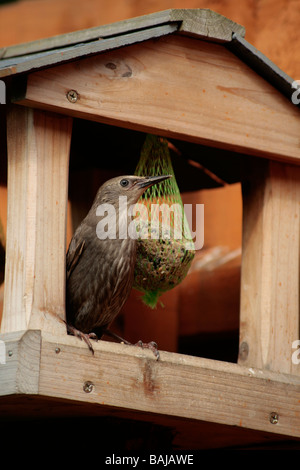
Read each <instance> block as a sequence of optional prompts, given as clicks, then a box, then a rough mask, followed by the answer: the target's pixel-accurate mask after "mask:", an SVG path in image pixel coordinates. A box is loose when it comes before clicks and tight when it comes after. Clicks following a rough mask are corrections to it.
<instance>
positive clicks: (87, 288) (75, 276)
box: [66, 176, 169, 349]
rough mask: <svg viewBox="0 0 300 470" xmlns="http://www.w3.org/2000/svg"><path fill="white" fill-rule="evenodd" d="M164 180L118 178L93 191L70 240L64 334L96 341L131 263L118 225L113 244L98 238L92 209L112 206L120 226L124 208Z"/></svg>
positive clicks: (132, 255)
mask: <svg viewBox="0 0 300 470" xmlns="http://www.w3.org/2000/svg"><path fill="white" fill-rule="evenodd" d="M168 177H169V176H161V177H138V176H121V177H117V178H113V179H111V180H109V181H107V182H106V183H104V185H102V186H101V187H100V189H99V190H98V193H97V195H96V198H95V200H94V203H93V205H92V207H91V209H90V211H89V213H88V214H87V216H86V217H85V219H84V220H83V221H82V222H81V224H80V225H79V227H78V228H77V229H76V231H75V233H74V235H73V238H72V240H71V242H70V245H69V249H68V252H67V261H66V264H67V284H66V317H67V325H68V326H69V332H71V331H72V328H73V330H74V328H75V329H76V334H77V336H80V335H79V334H78V333H83V334H82V335H81V336H82V337H83V338H84V339H85V340H86V341H87V343H88V344H89V341H88V340H87V338H86V336H87V335H88V334H90V333H96V335H97V337H98V338H100V337H101V336H102V334H103V332H104V331H105V330H107V329H108V327H109V325H110V324H111V323H112V321H113V320H114V319H115V317H116V316H117V314H118V313H119V312H120V310H121V308H122V307H123V305H124V303H125V302H126V300H127V298H128V296H129V294H130V291H131V288H132V284H133V276H134V267H135V259H136V240H134V239H131V238H130V237H127V238H125V239H120V238H119V227H118V223H117V224H116V238H115V239H110V238H106V239H103V240H101V239H99V238H98V236H97V233H96V227H97V224H98V222H99V220H100V219H101V217H99V216H97V213H96V212H97V208H98V206H99V205H101V204H111V205H113V206H114V207H115V210H116V215H117V218H116V219H117V221H118V216H119V215H120V216H121V218H123V221H124V220H125V219H126V218H127V217H128V215H127V208H128V207H130V206H131V205H132V204H135V203H136V202H137V201H138V199H139V197H140V196H141V195H142V193H143V192H144V191H145V190H146V189H147V188H148V187H149V186H151V185H153V184H155V183H156V182H160V181H163V180H164V179H166V178H168ZM122 180H123V181H125V180H126V181H128V185H127V186H124V187H123V186H121V181H122ZM119 196H126V198H127V206H126V207H125V208H126V213H125V212H124V213H123V214H119ZM124 217H125V218H124ZM127 222H129V219H127ZM77 330H78V331H77ZM73 334H74V331H73ZM90 349H91V347H90Z"/></svg>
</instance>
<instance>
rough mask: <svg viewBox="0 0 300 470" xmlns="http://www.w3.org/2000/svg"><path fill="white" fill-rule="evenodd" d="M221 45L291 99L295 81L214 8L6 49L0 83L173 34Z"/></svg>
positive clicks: (152, 16)
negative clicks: (21, 74)
mask: <svg viewBox="0 0 300 470" xmlns="http://www.w3.org/2000/svg"><path fill="white" fill-rule="evenodd" d="M172 33H176V34H183V35H188V36H193V37H198V38H200V39H205V40H206V41H213V42H221V43H223V44H224V46H225V47H227V48H228V49H230V50H231V51H232V52H233V53H234V54H236V55H237V56H238V57H239V58H240V59H241V60H242V61H244V62H246V63H247V64H248V65H249V66H250V67H251V68H252V69H254V70H255V71H256V72H257V73H259V74H260V75H261V76H263V77H264V78H265V79H267V80H268V81H269V82H270V83H271V84H272V85H274V86H275V87H276V88H277V89H278V90H279V91H281V92H282V93H283V94H284V95H285V96H287V97H288V98H289V99H290V98H291V95H292V94H293V92H294V91H295V89H294V88H293V87H292V83H293V81H294V80H293V79H292V78H291V77H289V76H288V75H287V74H285V73H284V72H283V71H282V70H280V69H279V68H278V67H277V66H276V65H275V64H274V63H272V62H271V61H270V60H269V59H268V58H267V57H265V56H264V55H263V54H262V53H261V52H259V51H258V50H257V49H256V48H254V47H253V46H252V45H251V44H249V43H248V42H247V41H246V40H245V39H244V36H245V28H244V27H243V26H241V25H239V24H237V23H235V22H233V21H231V20H230V19H228V18H226V17H224V16H222V15H220V14H218V13H216V12H214V11H212V10H209V9H170V10H165V11H161V12H157V13H152V14H149V15H145V16H140V17H136V18H131V19H127V20H124V21H119V22H116V23H112V24H108V25H103V26H99V27H94V28H89V29H85V30H80V31H74V32H71V33H67V34H62V35H58V36H53V37H50V38H47V39H41V40H38V41H32V42H29V43H24V44H18V45H14V46H10V47H6V48H2V49H0V78H5V77H7V76H10V75H17V74H20V73H24V72H31V71H34V70H39V69H42V68H44V67H51V66H54V65H57V64H60V63H66V62H70V61H73V60H76V59H80V58H84V57H88V56H92V55H94V54H97V53H100V52H104V51H108V50H111V49H116V48H119V47H122V46H126V45H130V44H135V43H138V42H142V41H146V40H148V39H152V38H156V37H161V36H164V35H167V34H172Z"/></svg>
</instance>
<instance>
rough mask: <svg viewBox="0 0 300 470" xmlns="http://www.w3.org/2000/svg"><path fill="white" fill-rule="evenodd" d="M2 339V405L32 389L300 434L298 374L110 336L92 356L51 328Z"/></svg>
mask: <svg viewBox="0 0 300 470" xmlns="http://www.w3.org/2000/svg"><path fill="white" fill-rule="evenodd" d="M0 340H1V341H4V344H5V351H6V356H5V357H6V362H5V364H1V365H0V396H2V398H1V399H0V405H1V401H2V400H4V404H5V397H7V396H8V395H12V394H15V396H16V395H17V394H20V400H21V401H22V400H23V397H24V394H25V395H26V394H31V395H34V396H36V397H52V399H53V400H55V399H56V400H68V401H70V402H72V401H73V402H75V403H76V402H77V403H81V404H86V405H91V404H93V405H98V406H104V407H112V409H113V410H114V412H116V411H117V410H118V409H119V410H121V411H122V410H135V411H140V412H147V413H150V414H153V416H155V415H161V416H174V417H179V418H184V419H188V420H192V421H195V420H201V421H206V422H213V423H220V424H226V425H229V426H230V425H231V426H238V427H240V428H247V429H256V430H262V431H267V432H269V433H274V434H280V435H286V436H293V437H300V422H299V413H300V402H299V386H300V378H299V377H297V376H289V375H285V374H282V373H279V374H278V373H274V372H271V371H263V370H258V369H254V368H250V369H248V368H247V367H243V366H240V365H238V364H230V363H224V362H219V361H212V360H208V359H203V358H197V357H192V356H185V355H181V354H174V353H169V352H164V351H162V352H161V359H160V360H159V361H156V360H155V358H154V355H153V354H152V352H151V351H149V350H142V349H140V348H137V347H135V346H127V345H122V344H116V343H110V342H106V341H99V342H98V343H95V345H94V349H95V354H94V355H92V354H91V353H90V351H89V350H88V348H87V347H86V344H85V343H84V342H80V341H79V339H78V338H75V337H73V336H68V335H64V336H60V337H57V336H56V335H54V336H53V335H51V334H50V333H47V332H45V331H32V330H27V331H26V332H25V334H23V335H22V334H17V333H16V334H7V335H1V336H0ZM9 351H10V352H9ZM33 399H34V397H33ZM53 403H54V402H53ZM274 417H275V418H276V419H275V418H274Z"/></svg>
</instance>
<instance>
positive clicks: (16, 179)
mask: <svg viewBox="0 0 300 470" xmlns="http://www.w3.org/2000/svg"><path fill="white" fill-rule="evenodd" d="M71 124H72V121H71V119H70V118H68V117H62V116H56V115H52V114H50V113H47V112H46V113H45V112H42V111H34V110H32V109H28V108H22V107H19V106H13V107H12V108H11V109H10V111H9V114H8V220H7V244H6V260H7V262H6V266H5V292H4V311H3V319H2V325H1V331H2V332H3V333H6V332H10V331H18V330H26V329H27V328H29V327H30V328H32V329H40V328H46V329H47V328H50V329H53V330H55V329H57V330H58V331H60V330H61V329H62V328H64V325H63V324H62V323H59V322H58V321H57V320H59V319H60V320H62V319H63V318H64V297H65V253H66V216H67V191H68V167H69V147H70V139H71Z"/></svg>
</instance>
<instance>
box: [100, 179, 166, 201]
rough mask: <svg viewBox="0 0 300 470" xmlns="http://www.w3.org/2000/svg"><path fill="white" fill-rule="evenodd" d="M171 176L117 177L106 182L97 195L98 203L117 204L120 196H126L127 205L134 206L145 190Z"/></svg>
mask: <svg viewBox="0 0 300 470" xmlns="http://www.w3.org/2000/svg"><path fill="white" fill-rule="evenodd" d="M171 177H172V175H162V176H118V177H116V178H112V179H110V180H108V181H106V182H105V183H104V184H103V185H102V186H101V188H100V189H99V191H98V193H97V197H96V200H97V201H98V203H100V202H101V203H108V204H117V203H118V202H119V197H120V196H126V198H127V205H128V206H130V205H132V204H135V203H136V202H137V201H138V199H139V198H140V196H141V195H142V194H143V193H144V191H146V189H147V188H149V187H150V186H153V185H154V184H157V183H160V182H162V181H164V180H166V179H168V178H171Z"/></svg>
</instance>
